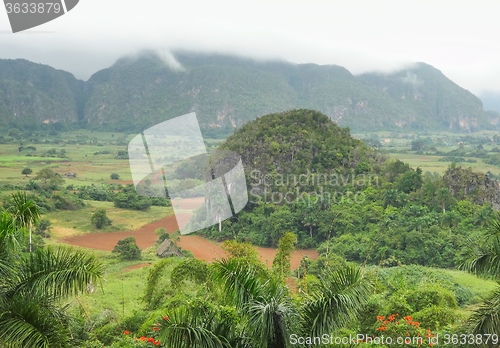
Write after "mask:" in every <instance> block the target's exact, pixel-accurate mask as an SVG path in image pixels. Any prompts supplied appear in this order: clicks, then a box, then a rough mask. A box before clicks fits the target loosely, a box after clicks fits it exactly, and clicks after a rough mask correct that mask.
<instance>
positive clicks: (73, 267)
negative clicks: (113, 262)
mask: <svg viewBox="0 0 500 348" xmlns="http://www.w3.org/2000/svg"><path fill="white" fill-rule="evenodd" d="M18 222H19V221H17V223H16V220H15V218H13V217H12V216H11V215H10V214H9V213H7V212H5V213H4V214H3V215H2V216H1V217H0V272H1V273H2V278H1V280H0V313H2V314H1V315H0V342H2V347H8V348H10V347H12V348H18V347H19V348H20V347H22V348H52V347H66V346H68V342H69V337H70V333H69V331H68V327H69V319H70V318H69V316H68V314H67V312H66V309H67V306H63V305H61V302H62V301H63V300H64V299H65V298H67V297H68V296H71V295H74V294H77V293H78V292H80V291H83V290H85V289H86V286H87V284H88V283H91V282H94V283H95V282H96V281H99V280H101V279H102V277H103V274H104V268H103V265H102V264H101V263H100V262H99V261H98V260H97V259H96V257H95V256H91V255H87V254H86V253H84V252H81V251H73V250H72V249H70V248H58V249H55V248H51V247H49V248H47V249H37V250H35V252H33V253H30V254H22V253H21V252H20V251H21V250H20V243H19V240H18V238H19V237H22V236H20V234H19V228H18V227H19V225H18Z"/></svg>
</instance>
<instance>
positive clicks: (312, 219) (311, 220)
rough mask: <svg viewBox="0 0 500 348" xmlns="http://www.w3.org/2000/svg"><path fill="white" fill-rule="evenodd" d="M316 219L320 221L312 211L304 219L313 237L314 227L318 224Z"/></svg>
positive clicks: (305, 225)
mask: <svg viewBox="0 0 500 348" xmlns="http://www.w3.org/2000/svg"><path fill="white" fill-rule="evenodd" d="M316 221H318V219H317V218H316V216H314V215H313V213H312V212H311V213H310V214H307V215H306V216H305V217H304V219H303V220H302V223H303V224H304V227H309V235H310V236H311V238H312V237H313V227H316V226H317V222H316Z"/></svg>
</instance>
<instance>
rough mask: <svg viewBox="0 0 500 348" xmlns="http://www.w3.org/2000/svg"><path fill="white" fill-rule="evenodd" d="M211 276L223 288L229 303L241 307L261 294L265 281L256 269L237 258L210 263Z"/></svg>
mask: <svg viewBox="0 0 500 348" xmlns="http://www.w3.org/2000/svg"><path fill="white" fill-rule="evenodd" d="M212 272H213V278H214V280H215V282H216V283H218V285H220V286H221V287H222V288H223V291H224V293H225V294H226V296H227V299H228V300H229V302H230V303H232V304H234V305H235V306H236V307H237V308H239V309H242V308H243V307H245V306H246V305H247V304H248V302H249V301H250V300H251V299H252V298H255V297H257V296H259V295H261V294H262V292H263V290H264V286H265V283H266V282H265V281H263V280H262V279H261V278H260V277H258V276H257V270H256V269H255V268H254V267H253V266H252V265H251V264H248V263H245V262H242V261H241V260H237V259H222V260H217V261H215V262H214V263H213V264H212Z"/></svg>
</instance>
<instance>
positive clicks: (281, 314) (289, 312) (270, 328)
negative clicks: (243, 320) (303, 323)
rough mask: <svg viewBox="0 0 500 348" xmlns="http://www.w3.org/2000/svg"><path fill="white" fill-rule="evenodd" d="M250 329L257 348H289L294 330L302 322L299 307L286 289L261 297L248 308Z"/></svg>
mask: <svg viewBox="0 0 500 348" xmlns="http://www.w3.org/2000/svg"><path fill="white" fill-rule="evenodd" d="M246 311H247V313H248V327H249V332H250V334H251V337H252V341H253V342H254V344H255V345H256V346H257V347H262V348H267V347H270V346H276V347H287V346H288V345H289V340H288V337H289V336H290V335H289V333H290V332H291V329H292V328H296V326H297V325H296V324H297V323H298V322H299V321H300V316H299V314H298V310H297V307H296V306H295V304H294V303H293V301H292V299H291V298H290V297H289V296H288V293H287V291H286V290H285V288H278V289H277V290H276V291H275V292H274V293H272V294H270V295H268V296H265V297H262V296H261V297H259V298H257V299H255V300H253V301H251V302H250V303H249V304H248V306H247V310H246Z"/></svg>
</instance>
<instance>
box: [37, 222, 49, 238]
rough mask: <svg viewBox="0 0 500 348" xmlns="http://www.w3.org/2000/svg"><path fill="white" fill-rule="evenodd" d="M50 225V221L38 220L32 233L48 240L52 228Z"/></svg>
mask: <svg viewBox="0 0 500 348" xmlns="http://www.w3.org/2000/svg"><path fill="white" fill-rule="evenodd" d="M50 225H51V223H50V220H40V222H39V223H38V225H37V226H36V229H35V231H34V232H33V233H35V234H38V235H39V236H42V237H44V238H50V230H51V228H52V227H51V226H50Z"/></svg>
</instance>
